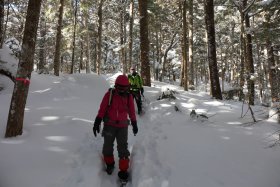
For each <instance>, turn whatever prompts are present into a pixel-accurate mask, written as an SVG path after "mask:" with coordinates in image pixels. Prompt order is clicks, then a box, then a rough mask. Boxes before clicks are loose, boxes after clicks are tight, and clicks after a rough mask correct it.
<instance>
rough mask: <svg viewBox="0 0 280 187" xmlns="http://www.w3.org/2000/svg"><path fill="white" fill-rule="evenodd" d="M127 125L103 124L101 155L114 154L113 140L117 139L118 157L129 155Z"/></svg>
mask: <svg viewBox="0 0 280 187" xmlns="http://www.w3.org/2000/svg"><path fill="white" fill-rule="evenodd" d="M127 133H128V127H123V128H120V127H113V126H110V125H104V128H103V131H102V136H103V137H104V144H103V151H102V153H103V155H104V156H113V155H114V141H115V139H116V140H117V150H118V156H119V158H124V157H126V158H128V157H129V156H130V153H129V150H128V143H127V136H128V134H127Z"/></svg>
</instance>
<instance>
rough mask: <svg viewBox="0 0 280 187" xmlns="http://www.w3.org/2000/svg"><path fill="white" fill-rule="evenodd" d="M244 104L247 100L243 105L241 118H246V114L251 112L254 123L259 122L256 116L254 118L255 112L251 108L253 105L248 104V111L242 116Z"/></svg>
mask: <svg viewBox="0 0 280 187" xmlns="http://www.w3.org/2000/svg"><path fill="white" fill-rule="evenodd" d="M244 103H245V100H244V101H243V104H242V112H241V118H243V117H245V116H246V114H247V113H248V111H249V110H250V112H251V115H252V118H253V121H254V122H257V120H256V118H255V116H254V112H253V110H252V108H251V105H250V104H249V103H248V109H247V111H246V113H245V114H244V115H243V116H242V114H243V107H244Z"/></svg>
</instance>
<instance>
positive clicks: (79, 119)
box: [72, 118, 93, 123]
mask: <svg viewBox="0 0 280 187" xmlns="http://www.w3.org/2000/svg"><path fill="white" fill-rule="evenodd" d="M72 120H73V121H83V122H89V123H93V121H92V120H88V119H82V118H72Z"/></svg>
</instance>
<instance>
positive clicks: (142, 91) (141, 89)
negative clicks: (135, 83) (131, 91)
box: [140, 87, 144, 95]
mask: <svg viewBox="0 0 280 187" xmlns="http://www.w3.org/2000/svg"><path fill="white" fill-rule="evenodd" d="M140 92H141V95H143V93H144V88H143V87H141V88H140Z"/></svg>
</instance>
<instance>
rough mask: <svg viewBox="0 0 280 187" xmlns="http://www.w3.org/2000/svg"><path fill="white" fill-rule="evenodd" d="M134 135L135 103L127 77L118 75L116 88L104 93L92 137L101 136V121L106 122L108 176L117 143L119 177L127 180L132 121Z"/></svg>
mask: <svg viewBox="0 0 280 187" xmlns="http://www.w3.org/2000/svg"><path fill="white" fill-rule="evenodd" d="M128 116H129V118H130V121H131V124H132V128H133V129H132V130H133V133H134V135H136V134H137V132H138V127H137V121H136V115H135V109H134V101H133V97H132V95H131V94H130V93H129V82H128V78H127V76H125V75H119V76H118V77H117V79H116V81H115V87H114V88H110V89H109V91H108V92H106V93H105V95H104V97H103V100H102V102H101V104H100V108H99V111H98V114H97V116H96V118H95V121H94V126H93V133H94V136H96V133H99V132H100V125H101V121H102V120H103V122H104V127H103V131H102V136H103V137H104V144H103V150H102V154H103V159H104V162H105V163H106V172H107V173H108V174H109V175H111V174H112V172H113V170H114V166H115V160H114V155H113V149H114V141H115V139H116V140H117V149H118V156H119V169H120V171H119V172H118V176H119V178H120V179H123V180H125V179H127V178H128V171H127V170H128V168H129V156H130V153H129V150H128V143H127V138H128V125H129V123H130V121H129V120H128Z"/></svg>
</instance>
